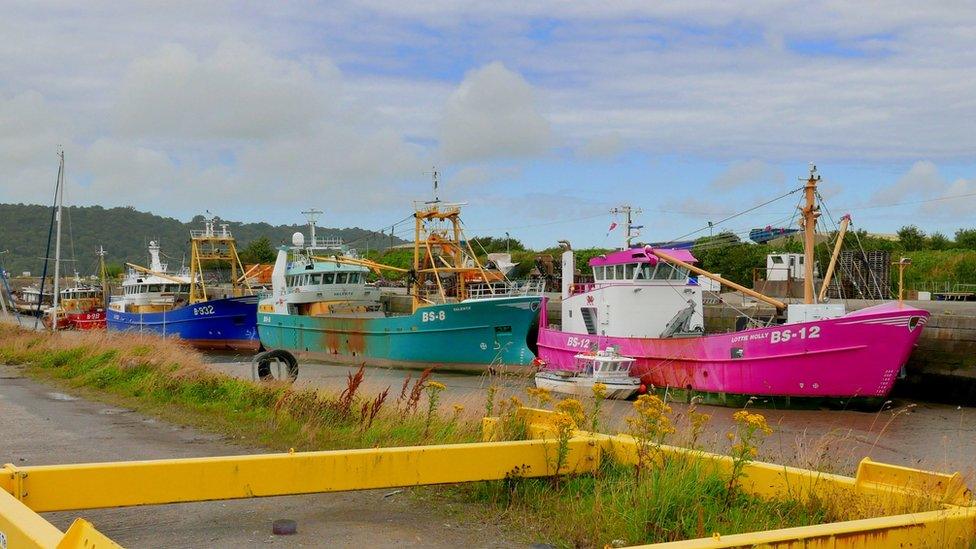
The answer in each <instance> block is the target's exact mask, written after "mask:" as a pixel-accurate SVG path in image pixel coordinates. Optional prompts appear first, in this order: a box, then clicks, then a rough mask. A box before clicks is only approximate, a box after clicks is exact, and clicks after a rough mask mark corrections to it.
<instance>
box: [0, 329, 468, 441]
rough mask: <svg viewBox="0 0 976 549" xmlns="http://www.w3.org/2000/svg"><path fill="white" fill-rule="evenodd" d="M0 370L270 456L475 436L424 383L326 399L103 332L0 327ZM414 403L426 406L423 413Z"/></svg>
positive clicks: (358, 378) (158, 343) (172, 348)
mask: <svg viewBox="0 0 976 549" xmlns="http://www.w3.org/2000/svg"><path fill="white" fill-rule="evenodd" d="M0 363H6V364H22V365H25V366H26V369H27V372H28V373H29V374H30V375H33V376H35V377H41V378H46V379H51V380H56V381H60V382H62V383H65V384H67V385H68V386H69V387H72V388H75V389H76V390H78V391H79V392H81V393H83V394H85V395H90V396H93V397H94V398H96V399H99V400H109V401H111V402H113V403H115V404H120V405H125V406H128V407H131V408H135V409H139V410H141V411H147V412H150V413H154V414H156V415H160V416H162V417H164V418H165V419H167V420H170V421H174V422H177V423H181V424H187V425H193V426H196V427H201V428H204V429H207V430H215V431H219V432H222V433H225V434H228V435H230V436H232V437H233V438H235V439H239V440H240V439H243V440H244V441H246V442H249V443H256V444H260V445H262V446H267V447H270V448H273V449H277V450H287V449H289V448H295V449H297V450H332V449H346V448H365V447H375V446H411V445H424V444H448V443H458V442H472V441H475V440H478V438H479V437H480V430H479V429H480V427H479V424H478V423H477V422H474V421H470V420H464V419H463V418H460V417H458V415H457V414H454V415H448V414H443V413H440V410H438V408H437V404H438V401H437V398H436V394H437V392H438V391H439V390H440V389H439V388H438V386H439V384H437V383H436V382H430V381H429V380H428V376H422V377H421V378H420V379H417V380H416V381H415V382H414V386H413V387H408V388H407V390H405V391H402V392H401V395H400V396H399V397H398V398H396V399H395V400H394V399H387V396H388V391H384V392H381V393H379V394H377V395H364V394H362V393H361V391H360V390H359V385H360V383H361V382H362V377H363V373H362V371H360V372H359V373H357V374H355V375H350V377H349V380H348V384H347V387H346V389H345V390H344V391H343V392H342V393H341V394H339V395H335V394H328V393H324V392H319V391H315V390H311V389H295V388H293V387H292V386H291V385H287V384H268V383H255V382H252V381H249V380H245V379H238V378H234V377H230V376H227V375H224V374H221V373H215V372H212V371H210V370H208V369H207V368H206V367H205V365H204V364H203V362H202V360H201V357H200V355H199V353H197V352H196V351H194V350H192V349H190V348H188V347H187V346H185V345H183V344H181V343H180V342H179V341H176V340H171V339H161V338H157V337H153V336H148V335H137V334H125V335H120V334H111V333H104V332H103V333H96V332H90V333H64V334H58V335H51V334H43V333H40V334H39V333H37V332H28V331H24V330H21V329H18V328H15V327H9V326H0ZM431 384H433V385H431ZM429 397H434V398H432V399H431V398H429ZM422 399H427V400H429V403H428V405H427V406H426V407H423V408H421V407H419V406H418V403H419V402H420V401H421V400H422ZM388 400H389V401H388ZM390 401H392V402H390Z"/></svg>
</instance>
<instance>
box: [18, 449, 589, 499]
mask: <svg viewBox="0 0 976 549" xmlns="http://www.w3.org/2000/svg"><path fill="white" fill-rule="evenodd" d="M555 456H556V443H555V442H554V441H551V440H525V441H515V442H496V443H475V444H452V445H441V446H414V447H403V448H378V449H369V450H340V451H329V452H297V453H289V454H258V455H249V456H226V457H212V458H189V459H164V460H153V461H132V462H115V463H86V464H77V465H41V466H35V467H14V466H13V465H6V466H4V469H0V471H2V472H3V473H6V474H5V475H4V476H8V477H9V476H10V474H15V475H16V474H24V473H26V474H27V477H26V478H25V479H23V484H22V486H23V490H22V496H21V497H20V498H19V499H20V500H21V501H22V502H23V503H24V504H25V505H27V506H28V507H30V508H31V509H32V510H34V511H35V512H45V511H67V510H71V509H94V508H99V507H122V506H127V505H152V504H161V503H180V502H189V501H207V500H216V499H238V498H252V497H262V496H280V495H288V494H310V493H316V492H341V491H346V490H369V489H374V488H392V487H400V486H419V485H425V484H447V483H456V482H471V481H477V480H498V479H504V478H506V477H507V476H509V475H513V474H517V475H519V476H522V477H539V476H550V475H552V474H553V473H554V471H553V470H552V465H551V464H554V463H555ZM566 463H567V470H570V471H577V472H579V471H593V470H595V469H596V467H597V466H598V465H599V447H598V446H597V445H596V443H595V442H594V441H592V440H587V439H583V438H577V439H573V440H571V441H570V442H569V455H568V458H567V460H566Z"/></svg>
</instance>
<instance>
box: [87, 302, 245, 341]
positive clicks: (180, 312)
mask: <svg viewBox="0 0 976 549" xmlns="http://www.w3.org/2000/svg"><path fill="white" fill-rule="evenodd" d="M257 310H258V298H257V296H246V297H231V298H227V299H215V300H212V301H205V302H202V303H196V304H194V305H187V306H186V307H180V308H179V309H173V310H172V311H167V312H165V313H143V314H140V313H120V312H118V311H111V310H110V311H107V314H106V323H107V326H108V329H109V330H110V331H115V332H140V333H153V334H158V335H161V336H169V337H178V338H180V339H182V340H185V341H187V342H188V343H190V344H191V345H193V346H194V347H197V348H200V349H228V350H242V351H256V350H257V349H258V348H259V347H260V346H261V342H260V340H259V339H258V329H257V324H256V321H257Z"/></svg>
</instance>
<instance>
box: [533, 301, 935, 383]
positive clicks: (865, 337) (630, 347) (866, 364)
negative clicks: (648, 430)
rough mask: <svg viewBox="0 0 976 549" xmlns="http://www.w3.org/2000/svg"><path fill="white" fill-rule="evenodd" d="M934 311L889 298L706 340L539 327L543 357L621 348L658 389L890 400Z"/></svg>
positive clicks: (564, 358)
mask: <svg viewBox="0 0 976 549" xmlns="http://www.w3.org/2000/svg"><path fill="white" fill-rule="evenodd" d="M928 317H929V313H928V312H927V311H924V310H921V309H916V308H914V307H908V306H905V305H901V304H898V303H885V304H882V305H876V306H874V307H869V308H866V309H861V310H859V311H855V312H853V313H849V314H847V315H845V316H843V317H840V318H834V319H829V320H819V321H812V322H802V323H796V324H788V325H780V326H771V327H769V328H757V329H752V330H744V331H741V332H730V333H726V334H715V335H708V336H701V337H688V338H671V339H653V338H622V337H606V336H595V335H587V334H573V333H568V332H561V331H558V330H552V329H547V328H542V327H540V329H539V357H540V358H541V359H542V360H543V361H545V362H546V364H547V366H546V368H548V369H571V368H572V367H573V356H574V355H576V354H578V353H580V352H581V351H584V350H588V349H590V348H591V347H592V346H595V345H599V346H600V347H607V346H610V345H614V346H618V347H619V352H620V354H622V355H625V356H629V357H632V358H635V359H637V363H636V365H635V366H634V373H635V375H639V376H640V377H641V380H642V381H643V382H644V383H647V384H653V385H654V386H656V387H674V388H681V389H690V390H694V391H702V392H709V393H732V394H741V395H750V396H751V395H756V396H789V397H820V398H851V397H869V398H875V397H886V396H887V395H888V393H889V392H890V391H891V387H892V385H894V383H895V378H896V377H897V375H898V372H899V370H900V369H901V367H902V366H903V365H904V364H905V362H907V360H908V355H909V354H911V352H912V348H913V347H914V345H915V342H916V340H918V337H919V335H920V334H921V332H922V326H924V325H925V323H926V322H927V321H928Z"/></svg>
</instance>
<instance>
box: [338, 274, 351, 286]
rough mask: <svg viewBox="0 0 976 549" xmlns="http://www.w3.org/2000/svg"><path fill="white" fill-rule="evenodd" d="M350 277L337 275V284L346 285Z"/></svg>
mask: <svg viewBox="0 0 976 549" xmlns="http://www.w3.org/2000/svg"><path fill="white" fill-rule="evenodd" d="M348 276H349V275H348V274H347V273H336V284H345V283H346V279H347V278H348Z"/></svg>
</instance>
